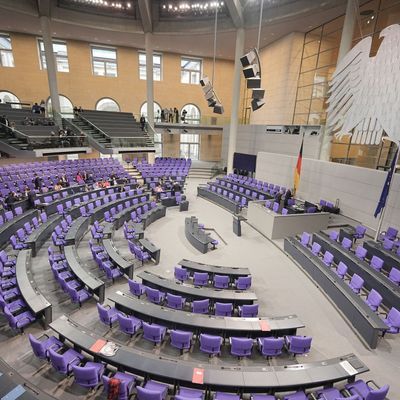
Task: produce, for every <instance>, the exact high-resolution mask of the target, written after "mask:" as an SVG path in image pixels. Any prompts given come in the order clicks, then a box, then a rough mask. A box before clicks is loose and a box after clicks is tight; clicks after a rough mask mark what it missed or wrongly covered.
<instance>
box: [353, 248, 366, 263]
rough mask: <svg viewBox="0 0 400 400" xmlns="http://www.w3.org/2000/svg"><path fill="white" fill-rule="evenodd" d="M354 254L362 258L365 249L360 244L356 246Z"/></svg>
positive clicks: (364, 255) (364, 254)
mask: <svg viewBox="0 0 400 400" xmlns="http://www.w3.org/2000/svg"><path fill="white" fill-rule="evenodd" d="M355 256H356V257H357V258H358V259H360V260H364V258H365V257H366V256H367V249H365V248H364V247H362V246H361V245H359V246H357V248H356V251H355Z"/></svg>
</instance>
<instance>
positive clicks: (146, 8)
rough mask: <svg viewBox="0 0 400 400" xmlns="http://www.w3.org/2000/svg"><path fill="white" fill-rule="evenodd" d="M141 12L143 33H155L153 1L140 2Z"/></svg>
mask: <svg viewBox="0 0 400 400" xmlns="http://www.w3.org/2000/svg"><path fill="white" fill-rule="evenodd" d="M138 3H139V12H140V19H141V20H142V25H143V31H144V32H145V33H146V32H152V31H153V19H152V15H151V1H150V0H139V1H138Z"/></svg>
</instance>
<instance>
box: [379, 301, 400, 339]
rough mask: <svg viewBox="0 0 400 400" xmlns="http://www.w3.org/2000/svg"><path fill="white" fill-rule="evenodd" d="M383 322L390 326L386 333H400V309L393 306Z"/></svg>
mask: <svg viewBox="0 0 400 400" xmlns="http://www.w3.org/2000/svg"><path fill="white" fill-rule="evenodd" d="M383 322H384V323H385V324H386V325H387V326H388V330H387V331H385V332H386V333H392V334H395V333H400V311H399V310H397V308H394V307H392V308H391V309H390V311H389V312H388V314H387V316H386V318H385V319H384V320H383Z"/></svg>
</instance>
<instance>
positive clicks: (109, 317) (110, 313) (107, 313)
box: [96, 303, 118, 328]
mask: <svg viewBox="0 0 400 400" xmlns="http://www.w3.org/2000/svg"><path fill="white" fill-rule="evenodd" d="M96 305H97V311H98V313H99V318H100V321H101V322H103V324H106V325H108V326H109V327H110V328H112V324H113V323H114V322H115V321H116V320H117V319H118V318H117V314H118V311H117V309H116V308H115V307H110V306H108V305H105V306H103V305H102V304H100V303H97V304H96Z"/></svg>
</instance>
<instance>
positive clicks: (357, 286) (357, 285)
mask: <svg viewBox="0 0 400 400" xmlns="http://www.w3.org/2000/svg"><path fill="white" fill-rule="evenodd" d="M363 285H364V279H363V278H361V276H360V275H357V274H354V275H353V276H352V277H351V280H350V282H349V286H350V288H351V290H352V291H353V292H354V293H357V294H358V293H360V291H361V289H362V287H363Z"/></svg>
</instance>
